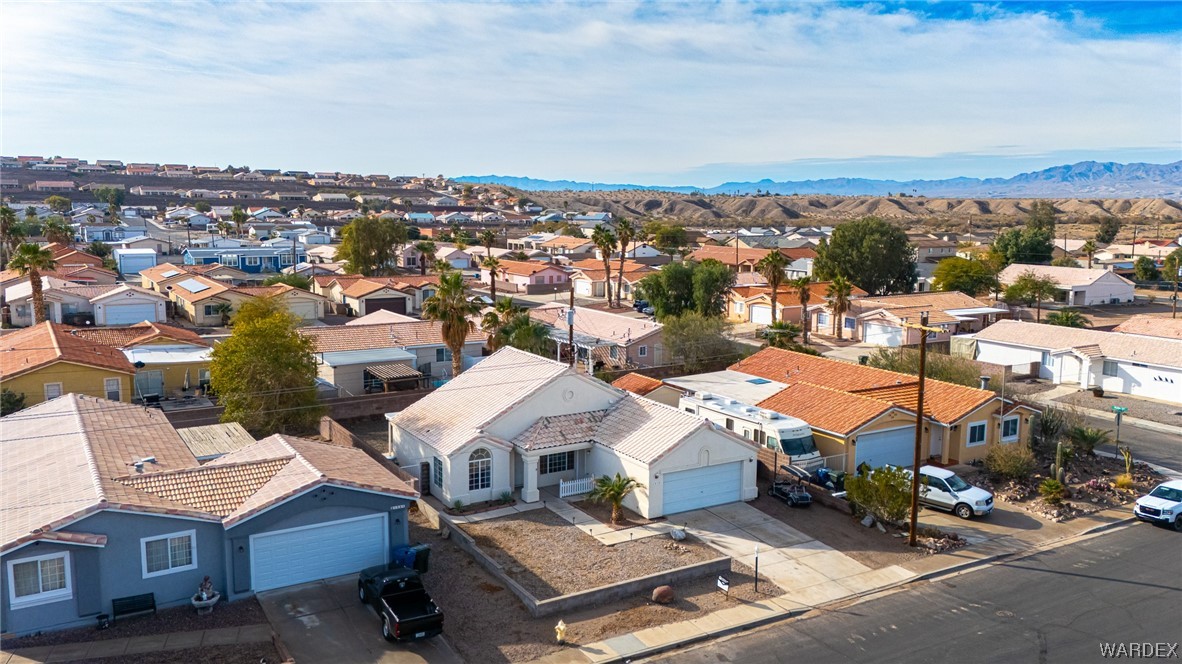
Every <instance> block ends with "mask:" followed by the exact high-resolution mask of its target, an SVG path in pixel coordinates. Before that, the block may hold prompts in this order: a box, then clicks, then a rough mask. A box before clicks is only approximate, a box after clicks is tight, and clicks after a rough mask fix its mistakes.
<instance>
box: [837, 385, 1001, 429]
mask: <svg viewBox="0 0 1182 664" xmlns="http://www.w3.org/2000/svg"><path fill="white" fill-rule="evenodd" d="M851 393H852V394H857V395H860V396H865V397H871V398H874V399H881V400H883V401H887V402H890V403H893V404H895V405H897V406H901V407H903V408H906V409H907V410H910V411H912V412H915V407H916V405H917V403H918V401H919V383H917V382H916V383H909V384H906V385H894V386H887V387H875V388H870V389H867V390H853V391H851ZM996 398H998V397H997V395H995V394H994V393H992V392H990V391H988V390H979V389H977V388H975V387H966V386H964V385H954V384H952V383H945V382H942V381H938V380H928V381H926V382H925V383H924V392H923V412H924V414H925V415H927V416H929V417H932V418H935V420H936V421H937V422H944V423H949V422H955V421H956V420H959V419H960V418H962V417H964V416H965V415H968V414H969V413H971V412H972V411H974V410H976V409H978V408H980V407H981V406H984V405H985V404H987V403H989V402H990V401H992V400H993V399H996Z"/></svg>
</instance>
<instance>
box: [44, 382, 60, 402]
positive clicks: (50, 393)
mask: <svg viewBox="0 0 1182 664" xmlns="http://www.w3.org/2000/svg"><path fill="white" fill-rule="evenodd" d="M61 395H62V384H61V383H46V384H45V400H46V401H49V400H50V399H56V398H58V397H60V396H61Z"/></svg>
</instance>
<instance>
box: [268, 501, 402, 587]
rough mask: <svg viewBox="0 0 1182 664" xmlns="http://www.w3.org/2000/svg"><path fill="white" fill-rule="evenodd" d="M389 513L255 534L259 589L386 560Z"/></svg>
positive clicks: (323, 577) (363, 566)
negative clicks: (387, 519)
mask: <svg viewBox="0 0 1182 664" xmlns="http://www.w3.org/2000/svg"><path fill="white" fill-rule="evenodd" d="M387 532H388V531H387V530H386V515H385V514H374V515H372V516H362V517H357V518H354V519H344V520H341V521H331V522H329V523H323V524H318V525H315V526H306V527H302V528H292V529H290V530H280V531H276V532H273V533H259V534H257V535H251V536H250V579H251V588H253V589H254V590H255V591H259V590H270V589H271V588H282V587H283V586H292V585H295V584H297V583H307V582H309V581H316V580H318V579H326V578H329V577H333V576H342V575H345V574H352V573H354V572H359V571H361V570H362V569H365V568H366V567H372V566H373V565H384V564H385V563H386V562H387V559H388V557H387V550H388V548H389V545H388V541H387V537H386V535H387Z"/></svg>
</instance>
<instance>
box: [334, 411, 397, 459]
mask: <svg viewBox="0 0 1182 664" xmlns="http://www.w3.org/2000/svg"><path fill="white" fill-rule="evenodd" d="M344 426H345V428H346V429H348V430H349V432H350V433H352V434H353V435H354V436H357V438H358V439H359V440H361V442H362V443H365V444H366V445H368V446H369V447H370V448H371V449H374V450H376V451H377V452H378V453H380V454H385V453H386V447H387V446H388V445H389V443H390V425H389V424H388V423H387V422H386V418H384V417H379V418H377V419H373V420H349V422H348V424H346V425H344Z"/></svg>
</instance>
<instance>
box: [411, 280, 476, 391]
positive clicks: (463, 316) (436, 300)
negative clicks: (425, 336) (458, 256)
mask: <svg viewBox="0 0 1182 664" xmlns="http://www.w3.org/2000/svg"><path fill="white" fill-rule="evenodd" d="M480 309H481V306H480V303H478V302H473V301H472V300H470V299H468V292H467V290H466V289H465V288H464V275H462V274H460V273H459V272H446V273H444V274H443V275H441V276H440V277H439V289H438V290H436V291H435V294H434V295H432V296H431V297H429V298H427V300H426V301H425V302H423V320H437V321H439V322H440V323H441V324H442V328H443V330H442V331H443V343H444V344H445V345H446V346H447V347H448V349H450V350H451V371H452V376H453V377H455V376H459V375H460V373H461V372H462V371H463V370H464V344H465V343H466V342H467V341H468V335H469V334H471V333H472V332H473V331H474V330H475V329H476V324H475V323H473V322H472V317H473V316H477V315H479V314H480Z"/></svg>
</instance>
